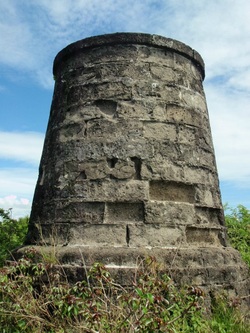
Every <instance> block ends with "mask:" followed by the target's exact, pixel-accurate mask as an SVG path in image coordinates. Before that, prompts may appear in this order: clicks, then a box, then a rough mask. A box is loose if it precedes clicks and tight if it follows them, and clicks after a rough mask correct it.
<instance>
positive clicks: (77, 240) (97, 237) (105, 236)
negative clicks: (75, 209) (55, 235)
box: [69, 224, 127, 247]
mask: <svg viewBox="0 0 250 333" xmlns="http://www.w3.org/2000/svg"><path fill="white" fill-rule="evenodd" d="M77 244H78V245H81V246H91V247H95V246H98V247H100V246H108V247H113V246H118V247H120V246H127V242H126V226H125V225H122V224H120V225H114V224H112V225H108V224H105V225H104V224H102V225H98V224H97V225H96V224H92V225H84V227H83V226H82V225H81V224H74V225H72V226H71V228H70V236H69V245H77Z"/></svg>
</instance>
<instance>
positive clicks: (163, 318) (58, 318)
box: [0, 251, 208, 333]
mask: <svg viewBox="0 0 250 333" xmlns="http://www.w3.org/2000/svg"><path fill="white" fill-rule="evenodd" d="M0 286H1V291H0V326H1V328H2V332H5V333H10V332H11V333H17V332H50V333H62V332H99V333H102V332H103V333H104V332H105V333H107V332H110V333H111V332H112V333H113V332H121V333H122V332H124V333H125V332H126V333H128V332H142V333H143V332H145V333H154V332H159V333H160V332H172V333H177V332H178V333H179V332H189V333H191V332H193V333H199V332H208V325H207V324H206V322H205V320H204V319H203V309H204V305H203V293H202V291H201V290H200V289H198V288H194V287H193V288H186V289H183V290H181V291H179V290H178V289H177V288H176V287H175V286H174V284H173V282H172V281H171V280H170V278H169V277H168V276H167V275H165V274H163V273H161V271H160V270H159V265H158V264H157V263H156V262H155V260H154V259H153V258H150V259H147V260H145V261H143V262H142V264H141V269H139V270H138V271H137V273H136V275H135V279H134V281H133V286H132V287H130V288H124V287H122V286H121V285H119V284H117V283H116V282H115V281H114V280H113V279H112V278H111V276H110V273H109V272H108V271H107V270H106V268H105V267H104V266H103V265H101V264H98V263H96V264H95V265H93V266H92V268H91V269H90V270H89V273H88V278H87V279H86V280H84V281H80V282H78V283H76V284H73V285H72V284H69V283H68V282H67V279H66V277H65V276H60V278H59V275H58V271H55V270H53V268H52V266H51V265H50V264H45V263H35V262H33V260H32V251H31V252H29V253H27V256H26V257H25V258H22V259H20V260H19V261H18V262H13V264H12V265H11V266H9V267H4V268H2V269H1V271H0Z"/></svg>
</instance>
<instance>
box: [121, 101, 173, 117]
mask: <svg viewBox="0 0 250 333" xmlns="http://www.w3.org/2000/svg"><path fill="white" fill-rule="evenodd" d="M117 116H118V117H119V118H125V119H131V118H132V119H140V120H156V121H164V120H165V118H166V106H165V102H164V101H156V100H155V99H154V98H152V97H148V98H147V99H143V98H137V99H133V100H131V101H126V100H125V101H119V103H118V107H117Z"/></svg>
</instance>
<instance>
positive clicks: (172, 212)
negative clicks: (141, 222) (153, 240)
mask: <svg viewBox="0 0 250 333" xmlns="http://www.w3.org/2000/svg"><path fill="white" fill-rule="evenodd" d="M195 222H196V220H195V211H194V206H193V204H190V203H183V202H181V203H180V202H166V201H148V202H147V203H145V223H150V224H154V223H155V224H158V223H159V224H166V225H172V226H178V225H188V224H194V223H195Z"/></svg>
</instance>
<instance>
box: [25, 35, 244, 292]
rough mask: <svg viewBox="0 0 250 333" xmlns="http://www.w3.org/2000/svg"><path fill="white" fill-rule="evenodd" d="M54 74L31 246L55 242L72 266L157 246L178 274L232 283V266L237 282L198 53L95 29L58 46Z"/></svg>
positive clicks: (121, 262) (129, 260)
mask: <svg viewBox="0 0 250 333" xmlns="http://www.w3.org/2000/svg"><path fill="white" fill-rule="evenodd" d="M54 77H55V90H54V96H53V102H52V106H51V113H50V119H49V123H48V129H47V133H46V139H45V144H44V149H43V155H42V159H41V164H40V172H39V179H38V182H37V186H36V191H35V195H34V201H33V207H32V214H31V219H30V227H29V234H28V237H27V244H36V245H41V246H44V245H45V244H46V246H48V245H56V246H57V247H58V249H59V250H58V251H59V253H60V255H61V260H62V261H63V262H65V263H67V264H72V265H77V264H79V266H81V264H80V261H81V258H82V256H83V257H85V260H86V262H87V263H90V262H91V261H95V260H101V261H103V262H104V263H105V264H106V265H110V267H113V268H114V267H118V268H119V267H123V268H124V267H125V268H126V265H127V267H130V268H131V267H134V266H135V265H136V258H137V257H138V256H141V255H148V254H154V255H156V256H157V257H158V258H160V259H161V260H163V261H165V263H166V264H167V265H170V264H171V265H172V266H173V265H174V266H175V272H177V271H178V272H179V273H178V274H179V275H178V276H179V278H180V280H183V279H185V277H187V276H189V278H190V276H191V277H192V278H193V280H194V281H196V282H197V283H198V284H199V285H205V286H208V285H223V284H224V285H228V288H231V289H232V290H235V285H234V283H235V281H234V282H233V281H232V280H233V279H235V275H236V274H237V273H236V271H235V262H238V264H239V265H240V266H239V267H241V268H240V271H241V272H242V276H238V278H236V280H237V279H238V282H239V283H238V290H240V289H242V288H243V289H244V288H245V287H244V286H243V285H244V283H245V282H244V283H243V281H246V271H245V268H244V265H243V263H242V262H241V260H240V259H239V255H238V253H237V252H236V251H234V250H232V249H231V248H230V247H227V241H226V232H225V227H224V216H223V210H222V205H221V196H220V190H219V184H218V174H217V169H216V163H215V155H214V149H213V143H212V136H211V130H210V125H209V117H208V110H207V105H206V98H205V95H204V91H203V86H202V82H203V79H204V63H203V60H202V58H201V56H200V55H199V54H198V53H197V52H196V51H194V50H193V49H191V48H190V47H189V46H187V45H185V44H183V43H180V42H178V41H175V40H172V39H169V38H165V37H161V36H156V35H148V34H135V33H118V34H111V35H103V36H97V37H92V38H87V39H84V40H81V41H78V42H76V43H73V44H71V45H69V46H67V47H66V48H65V49H63V50H62V51H61V52H59V54H58V55H57V57H56V58H55V62H54ZM76 249H77V250H76ZM79 249H80V252H81V256H79ZM217 266H218V267H217ZM225 271H226V272H228V276H227V277H225V274H224V273H223V272H225ZM185 272H186V273H185ZM187 272H189V273H187ZM230 276H231V277H230ZM233 276H234V278H233V279H232V277H233ZM189 278H188V279H189ZM243 289H242V290H243Z"/></svg>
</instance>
